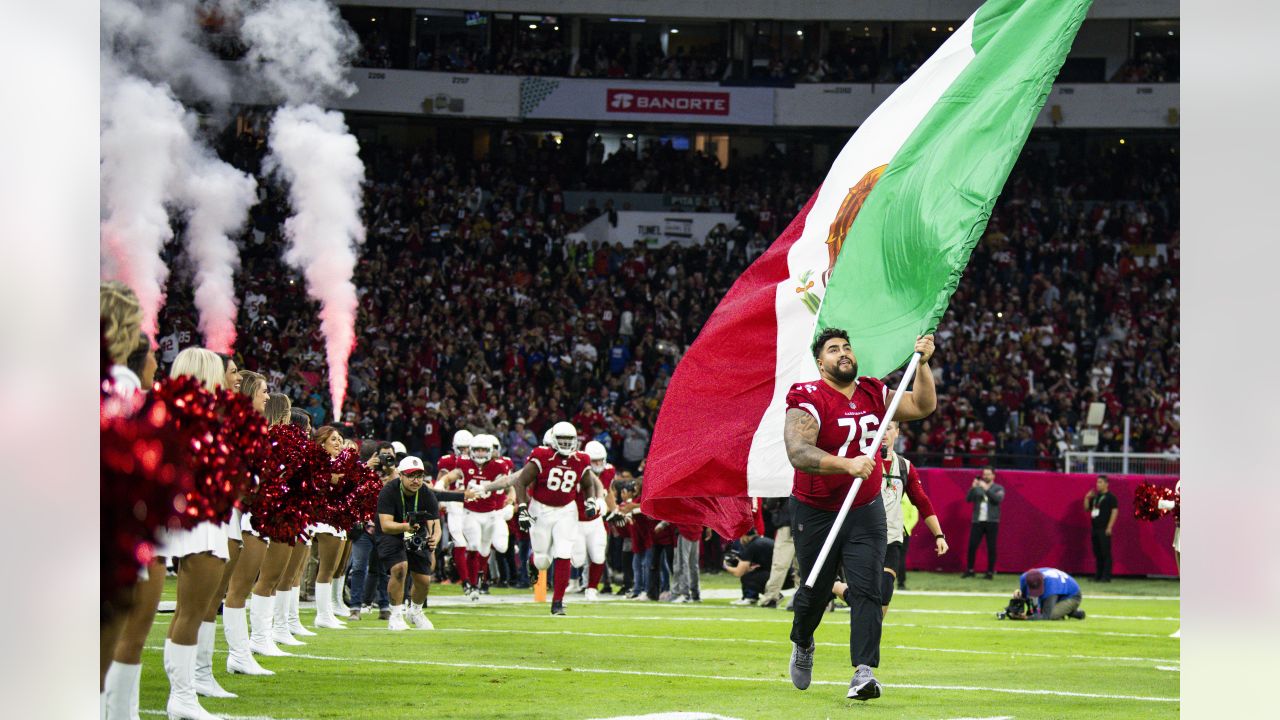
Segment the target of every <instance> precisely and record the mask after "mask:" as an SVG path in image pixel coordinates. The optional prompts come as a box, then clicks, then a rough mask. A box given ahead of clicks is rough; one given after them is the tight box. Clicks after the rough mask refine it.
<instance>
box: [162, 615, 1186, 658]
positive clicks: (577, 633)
mask: <svg viewBox="0 0 1280 720" xmlns="http://www.w3.org/2000/svg"><path fill="white" fill-rule="evenodd" d="M427 614H428V615H439V614H444V613H438V612H432V611H431V610H430V609H428V612H427ZM456 614H459V615H461V614H462V613H456ZM155 624H156V625H167V624H169V621H167V620H156V621H155ZM347 629H348V630H355V631H356V632H374V633H384V632H389V631H388V630H387V628H386V627H354V626H347ZM434 631H435V632H444V633H486V634H493V635H558V636H564V637H594V638H619V639H623V640H661V641H663V642H670V641H680V640H688V641H690V642H729V643H751V644H758V645H790V644H791V641H790V640H767V639H763V638H736V637H722V638H709V637H690V636H687V635H640V634H631V633H599V632H587V631H583V630H521V629H515V628H512V629H500V628H444V627H437V628H435V629H434ZM816 644H817V645H818V647H838V648H847V647H849V644H848V643H835V642H819V643H816ZM884 647H885V648H886V649H892V650H906V651H918V652H938V653H955V654H962V655H998V656H1002V657H1009V658H1015V657H1035V658H1050V659H1056V660H1063V659H1070V660H1101V661H1104V662H1115V661H1120V662H1140V663H1181V662H1182V661H1181V659H1179V658H1148V657H1128V656H1124V655H1080V654H1076V653H1036V652H1012V651H1011V652H1002V651H999V650H969V649H964V648H936V647H917V646H914V645H885V646H884Z"/></svg>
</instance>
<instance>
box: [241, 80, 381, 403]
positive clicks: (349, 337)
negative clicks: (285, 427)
mask: <svg viewBox="0 0 1280 720" xmlns="http://www.w3.org/2000/svg"><path fill="white" fill-rule="evenodd" d="M268 144H269V145H270V148H271V153H270V154H269V155H268V156H267V158H266V164H265V167H266V169H267V170H268V171H270V172H272V173H275V174H277V175H278V176H280V177H282V178H283V179H284V180H285V181H287V182H288V183H289V203H290V205H291V206H292V207H293V216H292V217H290V218H289V219H288V220H286V221H285V226H284V229H285V236H286V237H287V238H288V240H289V248H288V250H286V251H285V255H284V259H285V262H287V263H288V264H289V265H291V266H292V267H295V268H297V269H299V270H301V271H302V273H303V275H304V276H305V277H306V281H307V294H308V295H310V296H311V297H312V298H313V299H315V300H317V301H319V303H320V331H321V332H322V333H323V334H324V339H325V351H326V355H327V357H328V360H329V390H330V392H331V394H332V397H333V414H334V417H335V418H339V419H340V418H341V417H342V403H343V400H344V399H345V398H346V394H347V360H348V358H350V356H351V349H352V347H354V345H355V340H356V335H355V325H356V308H357V298H356V286H355V285H354V284H353V283H352V282H351V277H352V275H353V274H354V272H355V266H356V246H357V245H359V244H361V243H363V242H364V225H363V224H362V223H361V221H360V206H361V190H360V182H361V181H362V180H363V179H364V163H363V162H361V161H360V156H359V150H360V147H359V144H358V143H357V142H356V139H355V136H353V135H351V133H349V132H348V131H347V124H346V122H344V121H343V118H342V114H341V113H338V112H326V111H324V110H321V109H320V108H318V107H316V106H315V105H303V106H300V107H293V106H285V107H282V108H280V109H279V110H277V111H276V115H275V118H274V119H273V120H272V121H271V131H270V133H269V135H268Z"/></svg>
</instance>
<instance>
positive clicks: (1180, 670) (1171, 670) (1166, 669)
mask: <svg viewBox="0 0 1280 720" xmlns="http://www.w3.org/2000/svg"><path fill="white" fill-rule="evenodd" d="M1156 669H1157V670H1164V671H1165V672H1182V669H1181V668H1176V667H1169V666H1167V665H1157V666H1156Z"/></svg>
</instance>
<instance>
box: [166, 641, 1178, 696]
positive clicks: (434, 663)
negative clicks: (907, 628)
mask: <svg viewBox="0 0 1280 720" xmlns="http://www.w3.org/2000/svg"><path fill="white" fill-rule="evenodd" d="M147 649H149V650H160V649H162V648H160V647H159V646H154V645H153V646H148V648H147ZM218 652H219V653H225V652H226V651H224V650H219V651H218ZM293 657H295V658H300V659H303V660H322V661H329V662H342V663H375V664H383V665H422V666H430V667H449V668H462V669H472V670H516V671H524V672H553V673H563V672H580V673H585V674H589V675H627V676H637V677H663V678H675V679H689V678H692V679H695V680H719V681H723V682H748V683H790V682H791V680H790V679H789V678H785V677H746V676H740V675H701V674H693V673H675V672H658V671H655V670H621V669H607V668H575V667H564V666H560V667H543V666H538V665H498V664H494V663H454V662H443V661H439V660H400V659H394V658H372V657H354V658H353V657H335V656H332V655H309V654H305V653H293ZM813 684H814V685H833V686H839V687H846V686H847V685H848V682H846V681H843V680H814V681H813ZM884 686H885V687H888V688H904V689H910V690H947V691H959V692H980V693H1003V694H1007V695H1052V696H1056V697H1074V698H1087V699H1097V700H1135V701H1138V702H1169V703H1176V702H1181V700H1180V699H1179V698H1166V697H1147V696H1142V695H1108V694H1102V693H1080V692H1069V691H1066V690H1040V689H1034V688H1000V687H978V686H970V685H917V684H913V683H884Z"/></svg>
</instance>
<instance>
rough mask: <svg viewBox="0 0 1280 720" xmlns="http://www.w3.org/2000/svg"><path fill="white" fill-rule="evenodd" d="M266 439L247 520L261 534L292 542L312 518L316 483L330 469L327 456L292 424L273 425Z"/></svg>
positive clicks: (317, 494) (274, 539)
mask: <svg viewBox="0 0 1280 720" xmlns="http://www.w3.org/2000/svg"><path fill="white" fill-rule="evenodd" d="M268 438H269V441H268V449H269V451H268V453H267V454H266V462H265V463H264V465H263V466H262V468H261V470H260V472H259V474H260V476H261V479H262V481H261V483H260V484H259V486H258V491H257V493H256V494H255V496H254V501H253V504H252V506H251V507H250V508H249V510H250V511H251V512H252V513H253V517H252V518H251V519H250V522H251V523H252V524H253V528H254V529H255V530H257V531H258V533H260V534H261V535H262V536H263V537H266V538H268V539H270V540H272V541H275V542H285V543H291V542H295V541H297V540H298V539H299V538H300V537H301V536H302V534H303V532H304V531H305V530H306V527H307V526H308V525H310V524H311V523H312V522H314V521H315V516H316V514H317V512H318V510H317V508H318V505H319V501H320V488H318V487H317V486H316V484H315V483H316V480H317V478H319V477H321V476H322V473H327V472H328V471H329V466H330V463H329V456H328V455H327V454H326V453H325V452H324V450H322V449H321V448H320V446H319V445H317V444H316V443H315V442H314V441H313V440H312V439H311V438H310V437H308V436H307V433H306V431H304V430H302V429H301V428H299V427H296V426H294V425H273V426H272V427H271V428H270V430H269V431H268ZM325 477H327V475H326V476H325Z"/></svg>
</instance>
